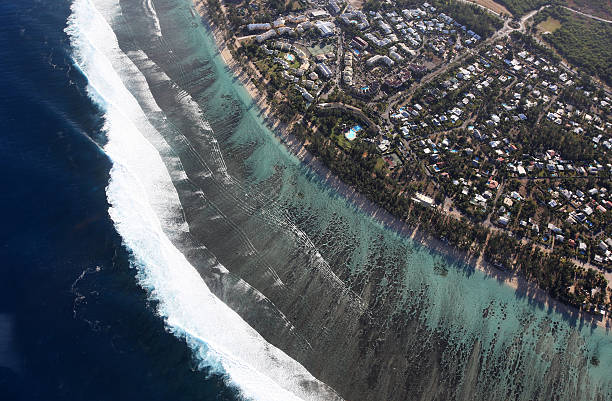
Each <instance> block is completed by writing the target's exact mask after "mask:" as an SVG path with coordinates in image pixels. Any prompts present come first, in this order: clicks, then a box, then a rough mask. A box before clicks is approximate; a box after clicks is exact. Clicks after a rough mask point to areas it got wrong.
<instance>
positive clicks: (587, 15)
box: [561, 6, 612, 24]
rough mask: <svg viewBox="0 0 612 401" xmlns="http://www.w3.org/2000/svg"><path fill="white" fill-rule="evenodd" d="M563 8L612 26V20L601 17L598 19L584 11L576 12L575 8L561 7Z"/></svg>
mask: <svg viewBox="0 0 612 401" xmlns="http://www.w3.org/2000/svg"><path fill="white" fill-rule="evenodd" d="M561 7H563V8H565V9H566V10H569V11H571V12H573V13H576V14H580V15H582V16H583V17H587V18H591V19H594V20H597V21H601V22H605V23H607V24H612V21H610V20H607V19H603V18H599V17H596V16H594V15H591V14H586V13H583V12H582V11H578V10H574V9H573V8H569V7H565V6H561Z"/></svg>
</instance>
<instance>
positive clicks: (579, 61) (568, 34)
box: [538, 7, 612, 85]
mask: <svg viewBox="0 0 612 401" xmlns="http://www.w3.org/2000/svg"><path fill="white" fill-rule="evenodd" d="M540 14H541V15H540ZM540 14H538V20H539V19H542V18H547V17H548V16H551V17H553V18H555V19H558V20H559V21H561V28H559V29H557V30H556V31H555V32H553V33H552V34H549V35H545V36H544V37H545V39H546V41H547V42H549V43H550V44H551V45H552V46H554V48H555V49H556V50H557V51H558V52H559V54H561V55H562V56H563V57H565V58H566V59H567V60H568V61H569V62H570V63H572V64H574V65H576V66H578V67H581V68H583V69H584V71H585V72H587V73H588V74H590V75H597V76H598V77H599V78H600V79H602V80H603V81H605V82H606V83H607V84H608V85H612V24H607V23H605V22H598V21H595V20H592V19H589V18H586V17H581V16H579V15H577V14H575V13H572V12H570V11H568V10H565V9H563V8H560V7H554V8H548V9H546V10H544V11H543V12H541V13H540Z"/></svg>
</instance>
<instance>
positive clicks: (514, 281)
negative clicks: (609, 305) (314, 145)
mask: <svg viewBox="0 0 612 401" xmlns="http://www.w3.org/2000/svg"><path fill="white" fill-rule="evenodd" d="M193 5H194V8H195V10H196V11H197V12H198V14H199V15H200V17H201V18H202V19H203V22H205V24H204V26H205V27H206V29H207V30H208V33H209V34H210V35H211V37H212V38H213V40H214V42H215V44H216V46H217V50H218V52H219V56H220V57H221V59H222V60H223V62H224V64H225V66H226V68H227V69H228V70H229V71H230V72H231V73H232V74H233V75H234V77H235V79H237V80H239V81H240V83H241V84H242V87H243V88H244V89H245V90H246V91H247V93H248V94H249V96H250V97H251V100H252V101H253V104H254V105H255V106H256V107H257V108H258V109H259V112H258V114H259V115H260V116H261V118H262V120H263V122H264V123H265V124H266V126H267V128H268V129H270V131H271V132H272V133H273V134H274V136H275V137H276V138H278V140H279V141H280V142H281V143H282V144H283V145H284V146H285V147H286V148H287V150H288V151H289V152H290V153H291V154H293V155H294V156H295V157H297V159H298V160H299V161H300V162H301V163H302V165H304V166H306V167H308V168H309V169H311V170H312V171H313V172H314V173H316V174H317V176H318V177H319V178H320V179H321V180H322V182H324V183H325V184H326V185H328V186H329V187H330V188H331V189H333V190H334V191H335V192H336V193H337V194H338V195H339V196H341V197H343V198H344V199H345V200H346V201H348V202H349V204H350V205H351V206H353V207H355V209H357V210H359V211H360V212H362V213H364V214H365V215H367V216H368V217H371V218H372V219H374V220H375V221H376V222H377V223H379V224H381V225H383V226H384V227H385V228H387V229H390V230H392V231H393V232H395V233H396V234H398V235H401V236H403V237H406V238H409V239H410V240H412V241H413V242H414V243H415V244H418V245H419V246H423V247H426V248H427V249H428V250H430V251H431V252H436V253H439V254H440V255H442V256H443V257H444V258H445V259H449V258H450V259H452V260H453V261H454V262H460V263H463V264H465V265H466V266H467V267H470V268H473V269H476V270H479V271H481V272H482V273H484V274H485V275H486V276H487V277H489V278H493V279H495V280H497V281H498V283H500V284H503V285H507V286H509V287H510V288H512V289H514V290H515V293H516V295H517V297H524V298H528V299H529V303H530V304H533V305H534V306H537V307H539V308H540V309H548V310H549V311H555V312H558V313H560V314H561V315H563V317H564V319H565V320H567V321H568V323H570V325H572V326H577V325H580V326H582V325H585V324H588V325H591V326H599V327H600V328H602V329H604V330H606V332H609V331H610V330H611V329H612V317H610V316H603V317H602V318H601V320H600V319H598V318H597V316H596V315H594V314H592V313H590V312H587V311H583V310H581V309H579V308H576V307H574V306H571V305H569V304H566V303H564V302H562V301H560V300H558V299H555V298H552V297H551V296H550V295H549V294H548V293H547V292H546V291H545V290H543V289H541V288H539V287H538V286H537V284H535V283H533V282H530V281H529V280H527V279H526V278H525V277H523V276H521V275H518V274H516V273H514V272H512V271H506V270H501V269H499V268H497V267H495V266H493V265H492V264H491V263H490V262H487V261H485V260H484V257H483V255H484V250H483V251H481V252H480V254H479V255H476V254H473V253H471V252H468V251H462V250H459V249H457V248H455V247H454V246H452V245H449V244H447V243H445V242H444V241H442V240H440V239H438V238H435V237H434V236H432V235H430V234H428V233H427V232H424V231H423V230H422V229H420V228H419V226H418V225H417V227H411V226H409V225H408V224H407V223H406V222H404V221H403V220H401V219H399V218H397V217H395V216H393V215H392V214H391V213H389V212H388V211H387V210H385V209H384V208H382V207H381V206H379V205H377V204H375V203H374V202H372V201H371V200H369V199H368V198H367V197H366V196H365V195H363V194H361V193H360V192H358V191H357V190H356V189H355V188H354V187H351V186H349V185H347V184H346V183H344V182H343V181H342V180H341V179H340V178H339V177H337V176H336V175H335V174H334V172H333V171H331V169H329V167H327V166H326V165H325V164H324V163H323V162H322V161H320V160H319V159H318V158H316V157H315V156H313V155H312V154H311V153H310V152H309V151H308V150H307V149H306V147H305V143H304V141H303V140H301V139H299V138H296V137H295V136H293V135H292V134H290V133H288V132H286V130H285V128H286V127H285V126H284V124H282V123H281V122H280V120H279V119H278V118H277V117H276V116H275V115H274V113H273V111H272V110H271V108H270V106H269V104H268V102H267V100H266V97H265V96H264V95H262V94H261V92H260V91H259V89H258V88H257V87H256V86H255V85H254V84H253V82H252V80H251V77H250V75H249V73H248V72H247V70H246V69H245V68H244V67H243V66H242V65H241V64H240V62H238V61H237V60H236V59H235V58H234V57H233V55H232V54H231V52H230V51H229V48H228V47H227V45H226V40H225V39H224V38H223V35H224V32H223V30H222V29H220V28H218V27H217V26H216V25H215V24H214V23H213V22H212V20H211V18H210V17H209V15H208V10H207V7H206V4H205V0H193Z"/></svg>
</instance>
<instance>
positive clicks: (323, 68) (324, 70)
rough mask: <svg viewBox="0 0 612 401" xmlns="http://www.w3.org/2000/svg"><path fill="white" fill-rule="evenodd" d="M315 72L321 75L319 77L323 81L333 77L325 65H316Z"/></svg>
mask: <svg viewBox="0 0 612 401" xmlns="http://www.w3.org/2000/svg"><path fill="white" fill-rule="evenodd" d="M317 70H318V71H319V72H320V73H321V75H322V76H323V78H325V79H329V78H331V77H332V75H333V73H332V71H331V69H330V68H329V67H328V66H327V65H325V64H324V63H318V64H317Z"/></svg>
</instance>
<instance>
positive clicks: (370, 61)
mask: <svg viewBox="0 0 612 401" xmlns="http://www.w3.org/2000/svg"><path fill="white" fill-rule="evenodd" d="M377 63H384V64H386V65H387V66H388V67H393V64H395V62H394V61H393V60H391V59H390V58H389V57H387V56H381V55H380V54H377V55H376V56H372V57H370V58H369V59H368V61H366V65H367V66H368V67H372V66H373V65H374V64H377Z"/></svg>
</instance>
